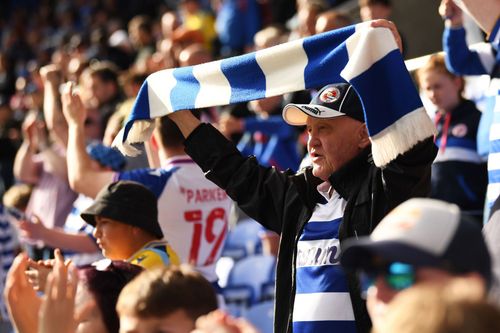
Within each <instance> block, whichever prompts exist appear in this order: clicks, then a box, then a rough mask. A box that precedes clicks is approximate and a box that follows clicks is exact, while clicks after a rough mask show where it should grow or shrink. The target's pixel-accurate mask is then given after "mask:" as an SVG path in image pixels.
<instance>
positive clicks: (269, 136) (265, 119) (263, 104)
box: [220, 96, 301, 171]
mask: <svg viewBox="0 0 500 333" xmlns="http://www.w3.org/2000/svg"><path fill="white" fill-rule="evenodd" d="M282 101H283V98H282V97H281V96H275V97H267V98H263V99H259V100H255V101H251V102H249V108H250V109H251V110H252V111H253V112H254V113H255V114H256V116H255V117H247V118H236V117H233V116H223V117H221V119H220V130H221V132H222V133H223V134H224V135H225V136H226V137H230V136H231V135H232V134H234V133H243V136H242V138H241V139H240V141H239V142H238V149H239V150H240V151H241V153H242V154H243V155H245V156H247V155H248V156H250V155H253V156H255V157H256V158H257V160H258V161H259V163H260V164H261V165H264V166H274V167H276V168H277V169H278V170H282V171H284V170H287V169H291V170H293V171H296V170H297V169H298V166H299V163H300V159H301V156H299V151H298V147H297V132H296V131H295V128H294V127H292V126H290V125H289V124H287V123H286V122H285V121H284V120H283V118H282V117H281V115H280V113H281V110H282Z"/></svg>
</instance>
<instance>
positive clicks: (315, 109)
mask: <svg viewBox="0 0 500 333" xmlns="http://www.w3.org/2000/svg"><path fill="white" fill-rule="evenodd" d="M302 107H303V108H304V109H306V110H307V111H309V112H311V113H314V114H315V115H318V116H320V115H321V113H322V112H323V110H320V109H318V108H315V107H312V106H308V105H303V106H302Z"/></svg>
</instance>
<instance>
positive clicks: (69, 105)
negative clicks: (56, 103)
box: [61, 82, 87, 126]
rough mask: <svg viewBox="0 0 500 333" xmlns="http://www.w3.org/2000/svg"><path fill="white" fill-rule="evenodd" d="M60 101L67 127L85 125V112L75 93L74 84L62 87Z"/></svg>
mask: <svg viewBox="0 0 500 333" xmlns="http://www.w3.org/2000/svg"><path fill="white" fill-rule="evenodd" d="M61 101H62V106H63V107H62V109H63V113H64V117H65V118H66V121H67V122H68V125H69V126H71V125H74V124H79V125H83V124H84V123H85V119H86V118H87V110H86V109H85V107H84V105H83V102H82V99H81V98H80V95H79V94H78V93H76V92H75V83H74V82H67V83H66V84H65V85H64V89H63V93H62V95H61Z"/></svg>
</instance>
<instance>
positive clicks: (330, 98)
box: [319, 87, 340, 103]
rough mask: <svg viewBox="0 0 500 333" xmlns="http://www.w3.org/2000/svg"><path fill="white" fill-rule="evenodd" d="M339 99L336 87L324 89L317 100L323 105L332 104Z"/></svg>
mask: <svg viewBox="0 0 500 333" xmlns="http://www.w3.org/2000/svg"><path fill="white" fill-rule="evenodd" d="M339 98H340V90H338V89H337V88H336V87H330V88H327V89H325V90H324V91H323V92H322V93H321V95H319V99H320V100H321V101H322V102H324V103H333V102H335V101H336V100H338V99H339Z"/></svg>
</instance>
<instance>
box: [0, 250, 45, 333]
mask: <svg viewBox="0 0 500 333" xmlns="http://www.w3.org/2000/svg"><path fill="white" fill-rule="evenodd" d="M27 268H28V256H27V255H26V254H24V253H21V254H19V255H18V256H17V257H16V258H15V259H14V262H13V263H12V266H11V269H10V270H9V273H8V274H7V280H6V283H5V289H4V296H5V300H6V302H7V309H8V311H9V316H10V319H11V321H12V324H13V326H14V328H15V330H16V332H18V333H36V332H37V331H38V311H39V309H40V305H41V300H40V298H39V297H38V296H37V295H36V292H35V290H34V289H33V287H32V286H31V284H30V283H29V281H28V277H27V276H26V275H25V271H26V270H27Z"/></svg>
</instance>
